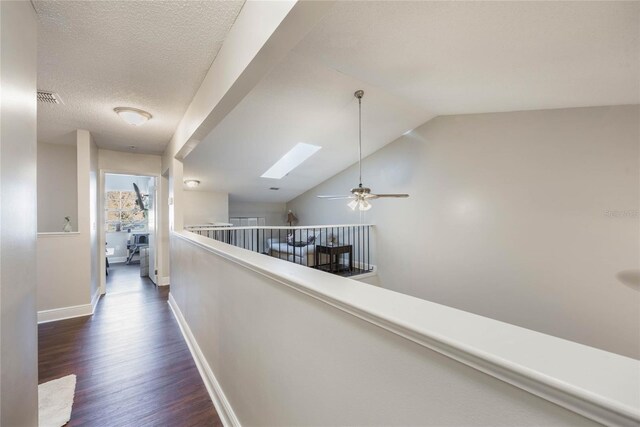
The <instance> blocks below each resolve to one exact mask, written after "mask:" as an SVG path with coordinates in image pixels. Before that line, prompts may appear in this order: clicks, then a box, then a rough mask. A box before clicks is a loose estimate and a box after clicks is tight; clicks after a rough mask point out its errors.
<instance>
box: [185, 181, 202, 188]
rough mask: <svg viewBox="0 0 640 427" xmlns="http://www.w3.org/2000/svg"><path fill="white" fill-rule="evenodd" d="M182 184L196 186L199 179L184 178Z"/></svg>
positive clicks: (198, 183)
mask: <svg viewBox="0 0 640 427" xmlns="http://www.w3.org/2000/svg"><path fill="white" fill-rule="evenodd" d="M184 185H186V186H187V187H189V188H196V187H197V186H198V185H200V181H198V180H197V179H185V180H184Z"/></svg>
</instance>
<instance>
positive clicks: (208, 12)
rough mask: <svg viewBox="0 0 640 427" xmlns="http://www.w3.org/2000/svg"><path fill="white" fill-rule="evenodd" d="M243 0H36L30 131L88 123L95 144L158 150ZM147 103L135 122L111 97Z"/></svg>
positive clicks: (60, 131) (59, 136) (60, 135)
mask: <svg viewBox="0 0 640 427" xmlns="http://www.w3.org/2000/svg"><path fill="white" fill-rule="evenodd" d="M243 3H244V1H191V0H190V1H184V0H182V1H178V0H172V1H35V2H34V5H35V8H36V10H37V14H38V20H39V25H38V88H39V89H44V90H51V91H54V92H57V93H58V94H59V95H60V97H61V98H62V101H63V102H64V104H62V105H49V104H42V103H39V104H38V140H39V141H41V142H54V143H55V142H65V141H66V139H67V138H68V136H69V134H70V132H72V131H73V130H75V129H87V130H89V131H91V133H92V134H93V136H94V139H95V141H96V142H97V144H98V145H99V146H100V147H103V148H111V149H117V150H128V149H129V146H132V145H133V146H135V147H136V148H137V150H136V151H137V152H145V153H162V152H163V151H164V148H165V146H166V145H167V143H168V141H169V140H170V138H171V137H172V135H173V133H174V131H175V128H176V126H177V124H178V122H179V120H180V119H181V118H182V116H183V114H184V112H185V110H186V109H187V106H188V105H189V102H190V101H191V99H192V98H193V95H194V94H195V92H196V90H197V89H198V87H199V86H200V84H201V83H202V80H203V79H204V76H205V74H206V72H207V71H208V69H209V67H210V66H211V63H212V61H213V60H214V58H215V57H216V55H217V53H218V50H219V49H220V47H221V45H222V42H223V41H224V39H225V36H226V35H227V33H228V31H229V29H230V28H231V26H232V25H233V23H234V21H235V19H236V17H237V16H238V13H239V12H240V9H241V8H242V5H243ZM120 106H128V107H135V108H139V109H142V110H145V111H148V112H149V113H151V114H152V115H153V119H152V120H150V121H149V122H147V123H146V124H145V125H144V126H140V127H134V126H131V125H128V124H126V123H125V122H123V121H122V120H121V119H120V118H119V117H118V116H117V115H116V114H115V113H114V112H113V108H114V107H120Z"/></svg>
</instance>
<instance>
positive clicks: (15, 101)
mask: <svg viewBox="0 0 640 427" xmlns="http://www.w3.org/2000/svg"><path fill="white" fill-rule="evenodd" d="M36 56H37V24H36V14H35V12H34V10H33V7H32V6H31V4H30V3H29V2H18V1H16V2H8V1H3V2H0V81H1V83H0V86H1V87H2V90H1V91H0V94H1V96H0V122H1V127H0V378H1V380H0V425H3V426H36V425H38V362H37V360H38V340H37V326H36V274H35V268H34V265H35V263H36V231H37V214H36V206H37V200H36V188H37V178H36V159H37V155H36V149H37V148H36V146H37V143H36V70H37V68H36Z"/></svg>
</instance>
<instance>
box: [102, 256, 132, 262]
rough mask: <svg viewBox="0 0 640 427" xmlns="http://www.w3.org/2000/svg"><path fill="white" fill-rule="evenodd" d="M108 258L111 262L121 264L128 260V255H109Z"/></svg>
mask: <svg viewBox="0 0 640 427" xmlns="http://www.w3.org/2000/svg"><path fill="white" fill-rule="evenodd" d="M107 259H108V260H109V264H119V263H121V262H126V261H127V257H126V256H108V257H107Z"/></svg>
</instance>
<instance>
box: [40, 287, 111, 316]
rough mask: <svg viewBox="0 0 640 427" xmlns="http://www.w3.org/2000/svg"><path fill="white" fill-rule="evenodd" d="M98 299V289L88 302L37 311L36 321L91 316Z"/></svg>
mask: <svg viewBox="0 0 640 427" xmlns="http://www.w3.org/2000/svg"><path fill="white" fill-rule="evenodd" d="M99 300H100V289H99V288H98V289H96V292H95V293H94V294H93V297H92V298H91V303H90V304H82V305H74V306H71V307H61V308H52V309H51V310H42V311H39V312H38V323H49V322H56V321H58V320H64V319H73V318H74V317H84V316H91V315H92V314H93V313H94V311H95V309H96V306H97V305H98V301H99Z"/></svg>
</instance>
